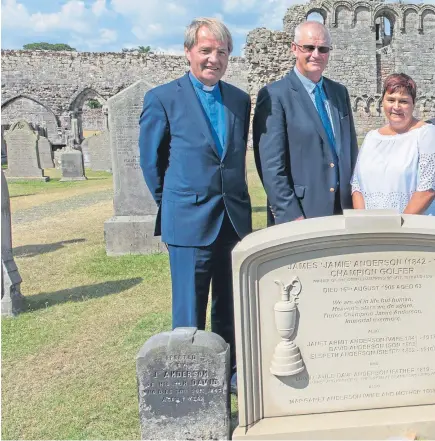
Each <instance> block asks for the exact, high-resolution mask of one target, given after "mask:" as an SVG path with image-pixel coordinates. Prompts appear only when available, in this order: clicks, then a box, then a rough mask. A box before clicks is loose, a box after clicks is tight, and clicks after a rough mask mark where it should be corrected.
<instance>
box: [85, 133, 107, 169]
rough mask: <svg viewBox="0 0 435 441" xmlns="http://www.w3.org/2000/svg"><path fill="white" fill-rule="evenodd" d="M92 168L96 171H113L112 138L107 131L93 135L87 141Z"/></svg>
mask: <svg viewBox="0 0 435 441" xmlns="http://www.w3.org/2000/svg"><path fill="white" fill-rule="evenodd" d="M87 141H88V145H87V147H88V151H89V157H90V166H91V169H92V170H94V171H112V158H111V153H110V138H109V133H108V132H107V131H105V132H102V133H100V134H99V135H93V136H91V137H89V138H88V139H87Z"/></svg>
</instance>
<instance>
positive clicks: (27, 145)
mask: <svg viewBox="0 0 435 441" xmlns="http://www.w3.org/2000/svg"><path fill="white" fill-rule="evenodd" d="M5 140H6V144H7V146H8V169H7V173H6V177H7V179H9V180H13V179H26V180H42V181H48V179H49V178H48V177H47V176H44V172H43V170H42V169H41V166H40V163H39V153H38V134H36V133H35V132H34V131H33V130H32V128H31V127H30V125H29V124H28V123H27V122H26V121H18V122H16V123H15V124H13V125H12V126H11V128H10V129H9V130H8V131H7V132H6V133H5Z"/></svg>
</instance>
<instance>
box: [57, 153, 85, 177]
mask: <svg viewBox="0 0 435 441" xmlns="http://www.w3.org/2000/svg"><path fill="white" fill-rule="evenodd" d="M60 167H61V170H62V178H61V179H60V180H61V182H63V181H84V180H86V179H87V178H86V176H85V168H84V165H83V154H82V152H81V151H80V150H75V149H73V148H71V147H69V148H67V150H65V151H64V152H63V153H61V155H60Z"/></svg>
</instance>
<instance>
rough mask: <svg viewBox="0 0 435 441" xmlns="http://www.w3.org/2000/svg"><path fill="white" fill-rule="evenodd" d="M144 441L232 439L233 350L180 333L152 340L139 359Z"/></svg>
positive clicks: (205, 335)
mask: <svg viewBox="0 0 435 441" xmlns="http://www.w3.org/2000/svg"><path fill="white" fill-rule="evenodd" d="M136 373H137V380H138V392H139V393H138V395H139V417H140V424H141V434H142V439H203V440H209V439H229V431H230V401H229V389H228V382H229V375H230V351H229V345H228V344H227V343H226V342H225V341H224V340H223V339H222V337H220V336H219V335H217V334H214V333H212V332H206V331H197V330H196V328H176V329H175V330H174V331H171V332H163V333H161V334H157V335H155V336H153V337H151V338H150V339H149V340H148V341H147V342H146V343H145V344H144V345H143V347H142V348H141V350H140V351H139V353H138V355H137V358H136Z"/></svg>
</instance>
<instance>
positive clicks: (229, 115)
mask: <svg viewBox="0 0 435 441" xmlns="http://www.w3.org/2000/svg"><path fill="white" fill-rule="evenodd" d="M219 85H220V89H221V95H222V103H223V105H224V108H225V122H226V124H225V145H224V151H223V152H222V161H223V160H224V158H225V156H226V154H227V152H228V149H229V148H230V145H231V140H232V139H233V130H234V120H235V117H236V116H235V114H234V110H233V109H234V105H235V104H236V103H234V102H233V99H232V96H231V94H230V93H229V90H228V86H227V85H226V84H225V83H224V82H223V81H220V82H219Z"/></svg>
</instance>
